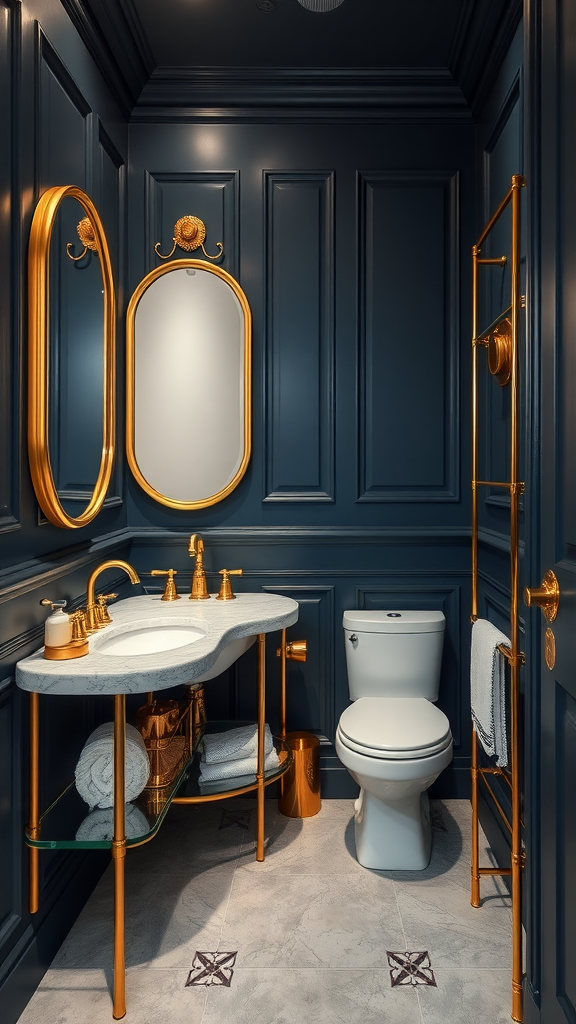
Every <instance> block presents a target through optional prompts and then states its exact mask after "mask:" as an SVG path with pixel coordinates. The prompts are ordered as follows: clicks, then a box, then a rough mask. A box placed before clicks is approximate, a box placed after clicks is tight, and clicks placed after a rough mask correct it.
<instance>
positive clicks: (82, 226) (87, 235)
mask: <svg viewBox="0 0 576 1024" xmlns="http://www.w3.org/2000/svg"><path fill="white" fill-rule="evenodd" d="M76 231H77V232H78V238H79V239H80V241H81V242H82V245H83V246H84V248H83V250H82V252H81V253H80V255H79V256H73V255H72V253H71V251H70V250H71V249H72V245H73V243H72V242H68V245H67V246H66V252H67V253H68V255H69V257H70V259H71V260H74V263H77V262H78V260H81V259H82V258H83V257H84V256H85V255H86V253H87V252H88V250H89V249H90V251H91V252H98V242H97V239H96V235H95V234H94V226H93V224H92V221H91V220H90V217H83V218H82V220H81V221H79V223H78V224H77V225H76Z"/></svg>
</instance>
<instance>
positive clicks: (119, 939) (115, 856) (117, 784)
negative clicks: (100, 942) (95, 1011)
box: [112, 694, 126, 1020]
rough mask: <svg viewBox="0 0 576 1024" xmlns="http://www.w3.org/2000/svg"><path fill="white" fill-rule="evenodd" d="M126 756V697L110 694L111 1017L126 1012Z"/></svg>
mask: <svg viewBox="0 0 576 1024" xmlns="http://www.w3.org/2000/svg"><path fill="white" fill-rule="evenodd" d="M125 756H126V697H125V696H124V694H115V696H114V838H113V840H112V860H113V863H114V992H113V1010H112V1015H113V1017H114V1020H120V1019H121V1018H122V1017H124V1016H125V1014H126V962H125V953H124V858H125V857H126V825H125V817H124V802H125V792H124V761H125Z"/></svg>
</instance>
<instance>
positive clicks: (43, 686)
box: [16, 593, 298, 694]
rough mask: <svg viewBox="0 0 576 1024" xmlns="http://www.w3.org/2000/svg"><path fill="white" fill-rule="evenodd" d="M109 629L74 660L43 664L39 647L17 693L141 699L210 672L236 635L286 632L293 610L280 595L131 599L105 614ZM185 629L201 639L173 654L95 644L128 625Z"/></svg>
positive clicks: (20, 672) (22, 668) (19, 674)
mask: <svg viewBox="0 0 576 1024" xmlns="http://www.w3.org/2000/svg"><path fill="white" fill-rule="evenodd" d="M110 614H111V616H112V620H113V621H112V623H111V624H110V625H109V626H106V627H105V628H104V629H102V630H101V631H100V632H99V633H96V634H95V635H93V636H92V637H90V653H89V654H88V655H86V657H84V658H77V659H75V660H72V661H47V660H46V659H45V658H44V657H43V655H42V648H41V649H40V650H39V651H36V653H35V654H32V655H31V656H30V657H28V658H24V659H23V660H22V661H20V662H19V663H18V665H17V666H16V682H17V684H18V686H19V687H20V688H21V689H23V690H32V691H35V692H38V693H56V694H98V693H145V692H147V691H148V690H162V689H166V688H167V687H170V686H176V685H178V684H180V683H189V682H193V681H194V680H195V679H198V678H200V677H202V676H203V675H204V674H205V673H207V672H209V671H210V669H211V668H212V667H213V665H214V664H215V662H216V660H217V658H218V656H219V655H220V654H221V652H223V651H224V649H225V648H226V647H227V646H228V644H230V643H232V642H233V641H234V640H239V639H241V638H242V637H250V636H254V635H256V634H258V633H269V632H273V631H274V630H278V629H284V628H286V627H288V626H292V625H293V624H294V623H295V622H296V621H297V619H298V604H297V602H296V601H293V600H292V598H290V597H283V596H281V595H278V594H268V593H267V594H238V595H237V597H236V600H234V601H216V600H215V598H211V599H210V600H209V601H195V602H192V601H188V600H186V599H184V600H181V601H175V602H163V601H162V600H161V598H160V595H156V594H154V595H144V596H139V597H129V598H126V599H125V600H124V601H118V603H117V604H115V605H112V606H111V608H110ZM184 622H185V623H186V624H190V625H192V626H195V627H196V628H198V629H200V630H201V631H202V632H203V633H204V634H205V635H204V636H203V637H201V638H200V639H198V640H195V641H194V642H193V643H190V644H186V645H185V646H183V647H178V648H176V649H175V650H169V651H161V652H158V653H154V654H142V655H130V656H126V655H124V656H119V655H114V654H109V653H103V652H100V651H99V650H98V645H99V642H102V640H104V639H105V638H108V637H112V636H114V635H116V634H119V633H121V632H122V631H123V630H126V629H127V628H129V627H132V628H134V627H136V626H138V628H142V627H145V626H147V625H150V626H158V625H163V624H165V625H175V624H182V623H184Z"/></svg>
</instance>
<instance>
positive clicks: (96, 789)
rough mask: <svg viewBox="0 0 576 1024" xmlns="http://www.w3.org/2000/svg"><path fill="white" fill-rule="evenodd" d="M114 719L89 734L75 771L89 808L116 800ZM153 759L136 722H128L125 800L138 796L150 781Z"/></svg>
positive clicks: (80, 791)
mask: <svg viewBox="0 0 576 1024" xmlns="http://www.w3.org/2000/svg"><path fill="white" fill-rule="evenodd" d="M113 742H114V723H113V722H104V725H99V726H98V728H97V729H95V730H94V732H93V733H92V734H91V735H90V736H89V737H88V739H87V740H86V743H85V744H84V746H83V748H82V753H81V754H80V757H79V758H78V764H77V765H76V770H75V772H74V775H75V778H76V789H77V790H78V792H79V793H80V796H81V797H82V799H83V800H85V801H86V803H87V804H88V806H89V808H90V810H92V809H93V808H94V807H112V805H113V803H114V795H113V794H114V764H113V760H114V758H113ZM149 774H150V761H149V759H148V754H147V752H146V747H145V746H144V740H143V739H142V737H141V735H140V733H139V732H138V730H137V729H135V728H134V726H133V725H127V726H126V767H125V785H126V792H125V800H126V803H130V801H131V800H135V799H136V797H137V796H138V794H139V793H141V792H142V790H143V789H144V786H145V785H146V783H147V782H148V776H149Z"/></svg>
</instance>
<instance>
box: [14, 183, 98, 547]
mask: <svg viewBox="0 0 576 1024" xmlns="http://www.w3.org/2000/svg"><path fill="white" fill-rule="evenodd" d="M76 231H78V235H77V234H76ZM78 236H79V237H80V242H78ZM75 239H76V245H73V244H72V243H73V242H74V240H75ZM83 247H84V251H82V249H83ZM77 250H79V254H78V255H77V254H76V251H77ZM115 334H116V308H115V297H114V282H113V279H112V265H111V262H110V254H109V252H108V244H107V241H106V235H105V233H104V228H103V226H102V222H101V220H100V217H99V216H98V213H97V211H96V208H95V206H94V204H93V203H92V200H91V199H90V198H89V196H87V195H86V193H85V192H83V191H82V189H80V188H77V187H76V186H75V185H62V186H56V187H54V188H49V189H48V190H47V191H46V192H44V194H43V195H42V196H41V197H40V199H39V201H38V205H37V207H36V210H35V211H34V217H33V220H32V229H31V233H30V248H29V253H28V457H29V463H30V473H31V476H32V483H33V485H34V490H35V492H36V497H37V499H38V503H39V505H40V508H41V509H42V511H43V512H44V515H45V516H46V518H47V519H48V520H49V521H50V522H51V523H53V524H54V526H62V527H67V528H69V529H76V528H78V527H81V526H86V525H87V524H88V523H90V522H92V520H93V519H94V517H95V516H96V515H97V514H98V512H99V511H100V509H101V507H102V505H103V503H104V500H105V498H106V492H107V490H108V486H109V483H110V477H111V474H112V467H113V462H114V431H115ZM87 479H88V480H89V481H90V482H89V483H86V480H87ZM79 503H82V504H83V505H85V507H84V508H83V511H81V512H80V513H79V514H76V515H74V514H72V512H73V510H74V508H75V507H76V506H77V505H78V504H79Z"/></svg>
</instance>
